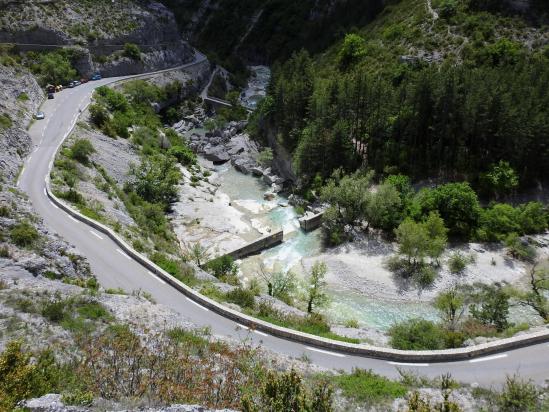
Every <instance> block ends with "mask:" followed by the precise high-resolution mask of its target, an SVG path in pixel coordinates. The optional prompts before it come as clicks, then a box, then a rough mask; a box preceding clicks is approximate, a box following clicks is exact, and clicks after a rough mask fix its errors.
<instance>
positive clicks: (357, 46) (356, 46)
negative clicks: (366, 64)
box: [338, 33, 366, 69]
mask: <svg viewBox="0 0 549 412" xmlns="http://www.w3.org/2000/svg"><path fill="white" fill-rule="evenodd" d="M364 56H366V43H365V41H364V39H363V38H362V37H360V36H359V35H358V34H354V33H350V34H347V35H345V39H344V40H343V45H342V46H341V49H340V50H339V54H338V62H339V66H340V67H341V68H342V69H347V68H348V67H350V66H351V65H353V64H355V63H356V62H358V61H360V60H361V59H362V58H364Z"/></svg>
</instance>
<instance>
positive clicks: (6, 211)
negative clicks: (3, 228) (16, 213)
mask: <svg viewBox="0 0 549 412" xmlns="http://www.w3.org/2000/svg"><path fill="white" fill-rule="evenodd" d="M10 215H11V210H10V208H9V207H8V206H6V205H2V206H0V217H10Z"/></svg>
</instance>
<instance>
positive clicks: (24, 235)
mask: <svg viewBox="0 0 549 412" xmlns="http://www.w3.org/2000/svg"><path fill="white" fill-rule="evenodd" d="M39 236H40V235H39V234H38V231H37V230H36V229H35V228H34V226H32V225H31V224H30V223H29V222H28V221H24V222H21V223H18V224H16V225H15V226H13V227H12V229H11V230H10V237H11V240H12V242H13V243H15V244H16V245H17V246H21V247H29V246H32V245H33V244H34V243H35V242H36V241H37V240H38V238H39Z"/></svg>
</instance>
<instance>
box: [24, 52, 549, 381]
mask: <svg viewBox="0 0 549 412" xmlns="http://www.w3.org/2000/svg"><path fill="white" fill-rule="evenodd" d="M204 59H205V57H204V56H202V55H200V54H197V57H196V59H195V61H194V62H192V63H189V64H187V65H185V66H180V68H185V67H190V66H193V65H196V64H199V63H202V62H203V61H204ZM132 77H136V76H128V77H121V78H108V79H103V80H100V81H97V82H89V83H86V84H83V85H81V86H79V87H77V88H74V89H68V90H65V91H63V92H61V93H58V94H56V98H55V99H54V100H47V101H45V102H44V104H43V106H42V109H41V110H42V111H43V112H44V113H45V115H46V118H45V119H44V120H41V121H37V122H35V123H34V124H33V125H32V127H31V128H30V130H29V133H30V135H31V137H32V140H33V143H34V148H33V151H32V153H31V154H30V155H29V157H28V158H27V160H26V162H25V165H24V169H23V171H22V173H21V175H20V179H19V187H20V188H21V189H22V190H23V191H24V192H26V193H27V194H28V195H29V198H30V200H31V201H32V203H33V205H34V208H35V210H36V212H37V213H38V214H39V215H40V216H42V218H43V219H44V222H45V223H46V225H48V226H49V227H50V228H51V229H52V230H54V231H55V232H57V233H59V234H60V235H62V236H63V237H64V238H65V239H66V240H67V241H68V242H70V243H72V244H73V245H75V246H76V247H77V248H78V250H79V251H80V252H81V253H83V254H84V255H85V256H86V257H87V259H88V261H89V263H90V265H91V268H92V271H93V273H94V274H95V275H96V276H97V278H98V280H99V281H100V283H101V284H102V285H103V286H104V287H105V288H122V289H125V290H130V291H131V290H137V289H141V290H143V291H147V292H149V293H150V294H151V295H152V296H153V297H154V299H155V300H156V301H157V302H159V303H161V304H163V305H166V306H168V307H170V308H172V309H173V310H175V311H177V312H178V313H180V314H181V316H182V317H184V318H187V319H189V320H191V321H192V322H194V323H195V324H197V325H199V326H208V327H210V328H211V331H212V333H213V334H214V335H216V336H231V337H233V338H237V339H250V340H251V341H252V342H253V343H254V344H257V345H261V346H263V347H264V348H266V349H269V350H271V351H273V352H275V353H280V354H284V355H287V356H292V357H296V358H301V357H304V356H305V357H306V358H307V359H310V361H311V362H312V363H314V364H317V365H319V366H322V367H327V368H336V369H343V370H347V371H350V370H351V369H352V368H354V367H360V368H365V369H372V370H373V371H375V372H377V373H379V374H382V375H385V376H388V377H392V378H396V377H398V376H399V373H398V370H397V369H398V368H402V369H408V370H413V371H417V372H419V373H420V374H421V375H424V376H428V377H436V376H440V375H441V374H443V373H447V372H450V373H451V374H452V376H453V377H454V378H455V379H457V380H459V381H461V382H465V383H470V384H473V385H481V386H490V385H499V384H501V383H502V382H504V380H505V377H506V375H508V374H514V373H518V374H520V375H521V376H523V377H528V378H531V379H533V380H534V381H536V382H537V383H543V382H544V381H545V379H548V378H549V343H542V344H535V345H532V346H528V347H524V348H521V349H516V350H512V351H508V352H502V353H498V354H495V355H490V356H486V357H482V358H477V359H471V360H466V361H459V362H449V363H414V364H411V363H399V362H390V361H386V360H382V359H372V358H367V357H362V356H355V355H349V354H345V353H338V352H332V351H328V350H323V349H318V348H315V347H311V346H307V345H305V344H303V343H298V342H294V341H290V340H285V339H281V338H278V337H274V336H271V335H268V334H266V333H263V332H260V331H252V330H249V329H248V328H246V327H242V326H241V325H239V324H238V323H235V322H233V321H231V320H229V319H227V318H224V317H222V316H221V315H218V314H216V313H215V312H213V311H211V310H209V309H206V308H204V307H202V306H200V305H199V304H198V303H196V302H194V301H192V300H190V299H189V298H187V297H185V296H184V295H182V294H181V293H180V292H179V291H177V290H176V289H174V288H173V287H172V286H170V285H169V284H167V283H165V282H164V281H163V280H161V279H160V278H158V277H156V276H155V275H153V274H152V273H150V272H149V271H148V270H147V269H146V268H144V267H143V266H141V265H140V264H139V263H137V262H136V261H134V260H133V259H131V258H130V257H129V256H128V255H126V254H125V253H124V252H123V251H121V250H120V249H119V247H118V246H117V244H116V243H114V242H113V241H112V240H111V239H110V238H108V237H107V236H105V235H104V234H101V233H99V232H97V231H95V230H94V229H92V228H91V227H89V226H87V225H86V224H84V223H82V222H80V221H77V220H75V219H74V218H72V217H71V216H69V215H68V214H66V213H65V212H64V211H62V210H61V209H59V208H58V207H57V206H55V205H54V204H53V203H52V202H51V200H50V199H49V198H48V196H47V195H46V190H45V178H46V176H47V174H48V170H49V165H50V162H51V161H52V159H53V157H54V156H55V153H56V151H57V148H58V147H59V145H60V144H61V142H62V141H63V139H64V138H65V137H66V136H67V135H68V134H69V133H70V131H71V129H72V127H73V126H74V124H75V123H76V121H77V119H78V116H79V113H80V111H81V110H83V109H84V108H85V107H86V106H87V104H88V103H89V102H90V99H91V95H92V92H93V90H94V89H95V88H97V87H99V86H102V85H106V84H109V83H113V82H114V81H117V80H123V79H126V78H132Z"/></svg>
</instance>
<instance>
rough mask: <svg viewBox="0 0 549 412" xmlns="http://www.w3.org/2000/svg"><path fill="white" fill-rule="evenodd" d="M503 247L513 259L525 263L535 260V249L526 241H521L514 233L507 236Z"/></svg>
mask: <svg viewBox="0 0 549 412" xmlns="http://www.w3.org/2000/svg"><path fill="white" fill-rule="evenodd" d="M505 246H507V248H508V250H509V254H510V255H511V256H512V257H514V258H515V259H519V260H522V261H525V262H533V261H534V260H535V259H536V256H537V253H536V249H534V247H533V246H532V245H530V244H529V243H528V241H526V240H523V239H521V238H520V237H519V236H518V235H517V234H516V233H511V234H510V235H509V236H507V239H505Z"/></svg>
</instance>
